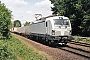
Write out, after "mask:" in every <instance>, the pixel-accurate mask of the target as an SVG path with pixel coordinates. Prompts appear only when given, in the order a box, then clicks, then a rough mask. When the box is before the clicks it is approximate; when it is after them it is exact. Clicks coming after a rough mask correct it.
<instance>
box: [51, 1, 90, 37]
mask: <svg viewBox="0 0 90 60" xmlns="http://www.w3.org/2000/svg"><path fill="white" fill-rule="evenodd" d="M50 1H51V2H52V4H53V5H54V7H52V8H51V9H52V11H53V14H55V13H56V14H59V15H64V16H67V17H69V18H70V20H71V23H72V32H73V35H81V36H90V17H89V16H90V9H89V7H90V0H50Z"/></svg>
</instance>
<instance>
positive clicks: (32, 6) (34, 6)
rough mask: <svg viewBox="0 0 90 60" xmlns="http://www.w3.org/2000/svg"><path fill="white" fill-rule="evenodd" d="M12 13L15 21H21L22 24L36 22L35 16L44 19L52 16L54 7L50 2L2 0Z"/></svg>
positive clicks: (42, 0) (46, 0) (39, 0)
mask: <svg viewBox="0 0 90 60" xmlns="http://www.w3.org/2000/svg"><path fill="white" fill-rule="evenodd" d="M0 1H1V2H2V3H4V4H5V5H6V7H7V8H9V9H10V10H11V11H12V15H13V16H12V17H13V20H12V21H14V20H20V21H21V23H22V24H24V23H25V22H26V21H27V22H33V21H35V14H42V16H43V17H45V16H49V15H51V14H52V11H51V7H53V5H52V4H51V2H50V1H49V0H0Z"/></svg>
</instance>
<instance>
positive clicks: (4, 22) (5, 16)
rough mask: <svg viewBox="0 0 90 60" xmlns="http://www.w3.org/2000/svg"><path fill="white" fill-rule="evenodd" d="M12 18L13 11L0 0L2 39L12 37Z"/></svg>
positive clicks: (0, 34) (0, 35)
mask: <svg viewBox="0 0 90 60" xmlns="http://www.w3.org/2000/svg"><path fill="white" fill-rule="evenodd" d="M11 18H12V14H11V11H10V10H9V9H8V8H6V6H5V4H4V3H1V1H0V39H1V38H5V39H8V38H10V32H9V30H10V27H11Z"/></svg>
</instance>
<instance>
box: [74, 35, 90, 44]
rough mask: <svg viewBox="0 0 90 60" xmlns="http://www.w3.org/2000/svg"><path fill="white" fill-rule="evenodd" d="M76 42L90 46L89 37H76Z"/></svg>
mask: <svg viewBox="0 0 90 60" xmlns="http://www.w3.org/2000/svg"><path fill="white" fill-rule="evenodd" d="M74 40H75V41H76V42H82V43H86V44H90V38H89V37H78V36H74Z"/></svg>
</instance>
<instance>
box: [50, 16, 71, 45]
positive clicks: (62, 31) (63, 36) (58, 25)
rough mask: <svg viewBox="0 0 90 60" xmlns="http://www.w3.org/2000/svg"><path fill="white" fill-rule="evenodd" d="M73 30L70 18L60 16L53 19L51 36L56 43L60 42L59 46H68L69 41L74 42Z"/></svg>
mask: <svg viewBox="0 0 90 60" xmlns="http://www.w3.org/2000/svg"><path fill="white" fill-rule="evenodd" d="M71 30H72V29H71V23H70V20H69V18H68V17H64V16H58V17H54V18H53V20H52V32H51V34H52V36H53V40H54V42H55V41H56V42H57V41H58V42H57V43H58V44H62V45H64V44H65V45H66V44H67V42H68V41H69V40H72V36H71Z"/></svg>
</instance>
